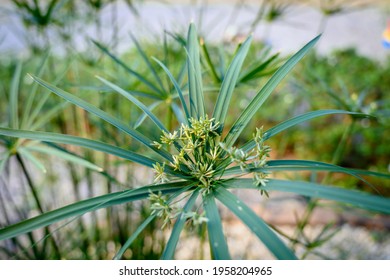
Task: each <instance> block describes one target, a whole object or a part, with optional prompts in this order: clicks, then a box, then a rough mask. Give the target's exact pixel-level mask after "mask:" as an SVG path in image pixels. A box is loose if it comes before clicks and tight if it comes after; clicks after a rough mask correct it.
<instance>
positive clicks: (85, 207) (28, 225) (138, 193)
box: [0, 182, 190, 240]
mask: <svg viewBox="0 0 390 280" xmlns="http://www.w3.org/2000/svg"><path fill="white" fill-rule="evenodd" d="M188 184H190V183H189V182H176V183H169V184H161V185H151V186H145V187H141V188H138V189H133V190H126V191H120V192H115V193H109V194H105V195H101V196H97V197H94V198H90V199H86V200H82V201H79V202H76V203H73V204H70V205H67V206H65V207H61V208H58V209H56V210H53V211H50V212H46V213H44V214H41V215H39V216H36V217H33V218H30V219H27V220H24V221H21V222H19V223H16V224H13V225H10V226H6V227H4V228H2V229H0V240H4V239H9V238H12V237H15V236H18V235H21V234H25V233H28V232H31V231H33V230H35V229H38V228H42V227H45V226H49V225H51V224H54V223H56V222H60V221H63V220H65V219H68V218H72V217H80V216H82V215H84V214H85V213H88V212H91V211H96V210H98V209H101V208H108V207H111V206H114V205H119V204H124V203H129V202H132V201H136V200H141V199H145V198H147V197H148V196H149V194H150V191H152V192H156V193H158V192H159V191H161V193H162V194H163V195H166V194H172V193H175V192H176V191H178V190H180V189H181V188H184V187H186V186H187V185H188Z"/></svg>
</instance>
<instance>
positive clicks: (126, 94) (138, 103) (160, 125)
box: [96, 76, 168, 132]
mask: <svg viewBox="0 0 390 280" xmlns="http://www.w3.org/2000/svg"><path fill="white" fill-rule="evenodd" d="M96 77H97V78H98V79H99V80H100V81H101V82H103V83H104V84H105V85H107V86H108V87H110V88H112V89H113V90H115V91H116V92H117V93H119V94H121V95H122V96H124V97H126V98H127V99H128V100H130V101H131V102H133V103H134V104H135V105H136V106H137V107H138V108H140V109H141V110H142V111H143V112H144V113H145V114H146V115H148V116H149V118H150V119H151V120H152V121H153V122H154V123H155V124H156V125H157V126H158V128H159V129H160V130H163V131H165V132H168V130H167V129H166V128H165V126H164V125H163V123H162V122H161V121H160V120H159V119H158V118H157V117H156V116H155V115H154V114H153V113H152V112H151V111H150V110H149V108H148V107H147V106H146V105H145V104H143V103H142V102H141V101H139V100H138V99H137V98H135V97H134V96H133V95H131V93H130V92H127V91H126V90H124V89H122V88H120V87H119V86H117V85H115V84H113V83H111V82H109V81H107V80H106V79H103V78H101V77H99V76H96Z"/></svg>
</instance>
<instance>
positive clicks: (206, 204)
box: [0, 24, 390, 259]
mask: <svg viewBox="0 0 390 280" xmlns="http://www.w3.org/2000/svg"><path fill="white" fill-rule="evenodd" d="M318 39H319V37H316V38H315V39H313V40H312V41H310V42H309V43H308V44H307V45H305V46H304V47H303V48H302V49H301V50H300V51H298V52H297V53H296V54H295V55H293V56H292V57H291V58H290V59H289V60H287V61H286V63H284V64H283V65H282V66H281V67H280V68H279V69H278V70H277V71H276V72H275V73H274V74H273V76H272V77H271V78H270V79H269V80H268V82H267V83H266V84H265V85H264V86H263V87H262V88H261V89H260V90H259V91H258V92H257V93H256V95H255V96H254V98H253V99H252V100H251V101H250V103H249V104H248V106H247V107H246V108H245V109H244V110H243V111H242V113H241V114H240V115H239V117H238V118H237V119H236V121H235V122H234V123H233V125H232V126H231V127H230V129H226V128H227V127H228V126H227V125H226V123H225V122H226V117H227V115H228V113H229V108H230V107H229V105H230V103H231V99H232V96H233V92H234V90H235V87H236V84H237V82H238V81H239V77H240V75H239V74H240V71H241V68H242V65H243V62H244V59H245V57H246V55H247V53H248V50H249V47H250V43H251V37H249V38H248V39H247V40H246V41H245V42H244V43H243V44H242V45H241V46H240V48H239V49H238V50H237V52H236V55H235V56H234V58H233V60H232V62H231V63H230V66H229V68H228V70H227V71H226V73H225V75H224V78H223V81H222V84H221V87H220V90H219V94H218V97H217V100H216V102H215V106H214V110H213V113H212V114H211V115H210V117H209V116H208V114H207V111H206V109H205V101H204V100H205V96H204V94H205V92H204V88H203V82H202V70H201V61H200V47H199V41H198V36H197V32H196V29H195V26H194V25H193V24H191V25H190V28H189V31H188V37H187V43H186V46H187V47H186V53H187V63H186V70H187V86H188V97H187V96H186V95H185V94H184V92H183V87H182V86H181V85H180V84H179V82H178V81H177V80H176V79H175V78H174V77H173V75H172V74H171V72H170V71H169V70H168V68H167V67H165V65H164V64H163V63H162V62H159V61H158V60H157V62H158V64H159V65H160V66H161V67H162V68H163V70H164V71H165V72H166V74H167V76H168V77H169V79H170V80H171V82H172V84H173V86H174V88H175V90H176V92H177V95H178V100H179V101H180V104H181V110H182V114H183V116H184V118H183V119H178V121H177V122H178V124H179V126H178V129H176V130H173V129H172V130H171V129H168V128H166V126H165V125H164V124H163V123H162V122H161V120H160V118H159V117H158V116H156V115H155V114H153V113H152V112H151V110H150V108H148V107H147V106H145V105H144V104H143V103H142V102H141V101H140V100H138V99H137V98H136V97H135V96H134V94H133V93H132V92H129V91H126V90H124V89H122V88H121V87H119V86H117V85H115V84H113V83H111V82H109V81H108V80H105V79H103V78H101V77H98V78H99V80H100V81H101V82H103V83H104V84H105V85H106V86H108V87H109V88H111V89H112V90H113V91H115V92H117V93H119V94H120V95H122V96H123V97H125V98H126V99H128V100H129V101H130V102H132V103H133V104H135V105H136V106H137V107H139V108H140V109H141V110H142V111H143V112H144V113H145V114H146V115H147V117H148V118H149V119H150V120H151V121H152V122H153V123H154V124H155V125H156V126H157V133H156V130H153V131H150V132H149V133H150V134H151V135H152V136H153V137H154V138H155V137H156V136H155V135H156V134H157V135H158V134H162V137H161V138H159V139H151V138H149V137H148V136H147V135H146V134H143V133H140V132H139V131H138V130H136V129H134V128H133V127H130V126H129V125H128V124H127V123H126V122H124V121H122V120H120V119H118V118H116V117H113V116H111V115H109V114H108V113H106V112H104V111H103V110H101V109H99V108H97V107H95V106H94V105H92V104H91V103H89V102H86V101H84V100H83V99H81V98H79V97H77V96H75V95H72V94H70V93H68V92H66V91H64V90H61V89H59V88H57V87H56V86H54V85H51V84H49V83H47V82H45V81H43V80H42V79H40V78H38V77H35V76H34V77H33V79H34V80H35V81H36V82H37V83H38V84H41V85H42V86H44V87H46V88H47V89H48V90H50V91H52V92H53V93H55V94H56V95H58V96H60V97H62V98H64V99H66V100H67V101H69V102H70V103H73V104H75V105H77V106H79V107H81V108H83V109H85V110H86V111H88V112H90V113H92V114H94V115H96V116H98V117H100V118H101V119H103V120H105V121H106V122H108V123H110V124H112V125H113V126H115V127H116V128H118V129H119V130H120V131H122V132H124V133H125V134H127V135H129V136H131V137H132V138H133V139H134V140H136V141H137V142H139V143H141V144H142V145H143V146H145V147H146V148H148V150H150V152H151V153H153V155H154V156H152V157H148V156H146V155H142V154H139V153H135V152H133V151H131V150H129V149H123V148H120V147H118V146H114V145H110V144H107V143H104V142H100V141H97V140H91V139H86V138H81V137H76V136H71V135H64V134H57V133H49V132H39V131H29V130H19V129H17V127H16V128H0V134H1V135H5V136H9V137H17V138H25V139H32V140H39V141H45V142H55V143H60V144H68V145H75V146H80V147H85V148H88V149H92V150H97V151H101V152H105V153H108V154H112V155H115V156H118V157H121V158H123V159H126V160H129V161H133V162H135V163H138V164H141V165H144V166H147V167H149V168H152V169H153V170H154V171H155V174H156V184H154V185H147V186H144V187H140V188H136V189H130V190H123V191H120V192H112V193H108V194H105V195H101V196H97V197H93V198H90V199H86V200H81V201H78V202H76V203H74V204H70V205H68V206H65V207H62V208H58V209H56V210H53V211H50V212H46V213H44V214H41V215H38V216H36V217H34V218H31V219H27V220H24V221H21V222H19V223H17V224H13V225H9V226H6V227H4V228H2V229H0V240H5V239H10V238H14V237H16V236H19V235H22V234H25V233H28V232H31V231H33V230H35V229H38V228H41V227H44V226H48V225H51V224H53V223H56V222H59V221H62V220H64V219H67V218H77V217H80V216H82V215H83V214H85V213H88V212H91V211H96V210H98V209H101V208H108V207H111V206H114V205H118V204H127V203H129V202H132V201H136V200H145V199H149V200H150V201H151V203H152V205H151V210H152V212H151V215H150V216H149V217H148V218H146V219H145V221H144V222H143V223H142V224H141V225H140V226H139V227H138V228H137V229H136V230H135V231H134V232H133V234H132V235H131V236H130V237H129V239H128V240H127V241H126V242H125V243H124V244H123V247H122V248H121V249H120V250H119V252H118V253H117V254H116V256H115V259H120V258H122V257H123V254H124V253H125V252H126V250H127V249H128V248H129V246H131V244H132V243H133V242H134V241H135V240H137V237H138V236H139V234H140V233H141V232H142V231H143V230H144V229H145V228H146V227H147V226H148V225H149V224H150V223H151V222H152V221H153V220H154V219H155V218H158V217H160V218H163V222H164V224H166V225H169V224H170V223H171V222H172V221H173V220H175V222H174V225H173V227H172V232H171V234H170V237H169V239H168V241H167V243H166V245H165V248H164V251H163V253H162V256H161V257H162V258H163V259H172V258H174V254H175V250H176V246H177V244H178V241H179V239H180V234H181V232H182V231H183V229H184V227H185V225H186V223H188V222H189V221H191V222H192V224H193V225H203V224H206V228H207V234H208V241H209V245H210V250H211V256H212V258H214V259H229V258H230V257H231V256H230V253H229V249H228V244H227V241H226V238H225V236H224V231H223V227H222V220H221V217H220V213H219V210H218V207H217V201H219V202H220V203H222V204H223V205H225V206H226V207H227V208H228V209H229V210H230V211H231V212H232V213H234V214H235V215H236V216H237V217H238V218H239V219H240V220H241V221H242V222H243V223H244V224H246V225H247V226H248V228H249V229H250V230H251V231H252V232H253V233H254V234H255V235H256V236H257V237H258V238H259V240H261V241H262V242H263V243H264V245H265V246H266V247H267V248H268V249H269V250H270V251H271V253H272V254H273V255H274V256H275V257H276V258H279V259H296V258H297V256H296V255H295V254H294V252H293V251H292V250H291V248H289V247H288V246H287V245H286V244H285V243H284V242H283V241H282V240H281V239H280V237H279V236H278V235H277V234H276V233H275V231H274V230H273V229H271V228H270V226H269V225H268V224H267V223H266V222H265V221H264V220H263V219H262V218H261V217H259V216H258V215H256V214H255V213H254V211H253V210H251V209H250V208H249V207H248V206H247V205H246V204H245V203H244V202H243V201H241V200H240V199H239V198H238V197H237V196H236V195H235V194H233V192H232V190H237V189H253V190H257V191H259V192H260V193H264V194H268V193H271V192H272V191H283V192H292V193H295V194H299V195H303V196H306V197H315V198H322V199H330V200H333V201H336V202H342V203H347V204H351V205H354V206H356V207H360V208H364V209H367V210H371V211H376V212H382V213H387V214H388V213H389V212H390V210H389V207H388V206H389V204H390V199H388V198H384V197H380V196H374V195H370V194H367V193H364V192H359V191H355V190H347V189H343V188H338V187H334V186H327V185H321V184H318V183H314V182H304V181H294V180H279V179H271V178H270V177H269V176H270V174H271V173H274V172H286V171H293V172H294V171H295V172H298V171H302V170H308V171H311V172H319V171H325V172H338V173H346V174H349V175H351V176H354V177H357V178H359V179H361V180H363V179H362V178H361V175H368V176H381V177H383V178H387V179H388V178H390V175H387V174H380V173H376V172H370V171H362V170H354V169H346V168H343V167H338V166H336V165H332V164H327V163H322V162H317V161H307V160H268V159H267V157H268V154H269V151H270V147H268V145H265V143H264V142H265V141H267V140H268V139H270V138H271V137H273V136H274V135H276V134H278V133H280V132H282V131H285V130H286V129H288V128H290V127H292V126H295V125H298V124H301V123H303V122H306V121H308V120H311V119H313V118H317V117H320V116H326V115H333V114H347V115H354V116H360V117H362V118H366V117H368V115H366V114H362V113H358V112H351V111H346V110H317V111H312V112H308V113H304V114H302V115H299V116H296V117H293V118H291V119H289V120H286V121H284V122H281V123H279V124H278V125H276V126H274V127H272V128H270V129H268V130H266V131H264V132H263V131H262V130H261V129H260V130H257V132H256V133H255V134H254V137H253V139H252V140H250V141H249V142H247V143H246V144H244V145H242V146H241V147H236V146H234V145H235V143H236V142H237V139H238V138H239V136H240V134H241V133H242V132H243V130H244V129H245V128H246V127H247V125H248V124H249V122H250V121H251V119H252V118H253V117H254V116H255V114H256V112H257V111H258V110H259V109H260V107H261V106H262V105H263V103H264V102H265V101H266V100H267V98H268V97H269V96H270V95H271V93H272V92H273V91H274V89H275V88H276V87H277V86H278V84H279V83H280V82H281V80H282V79H283V78H284V77H285V76H286V75H287V74H288V72H290V71H291V70H292V68H293V67H294V66H295V65H296V64H297V63H298V62H299V61H300V60H301V59H302V58H303V57H304V55H305V54H306V53H307V52H308V51H309V50H310V49H311V48H312V47H313V45H314V44H315V43H316V42H317V41H318ZM248 174H252V175H253V178H242V176H244V175H248Z"/></svg>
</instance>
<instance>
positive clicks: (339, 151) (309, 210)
mask: <svg viewBox="0 0 390 280" xmlns="http://www.w3.org/2000/svg"><path fill="white" fill-rule="evenodd" d="M354 126H355V119H352V123H351V124H350V125H349V126H347V128H346V129H345V131H344V133H343V135H342V137H341V139H340V141H339V144H338V145H337V148H336V151H335V153H334V154H333V157H332V161H331V163H332V164H338V163H339V162H340V160H341V159H342V157H343V155H344V153H345V149H346V146H347V142H348V139H349V138H350V136H351V134H352V131H353V128H354ZM329 178H330V174H327V175H326V176H325V177H324V179H323V180H322V182H321V184H325V183H326V182H327V181H328V180H329ZM318 203H319V200H318V199H310V200H309V203H308V204H307V206H306V209H305V213H304V216H303V219H302V220H300V221H298V224H297V229H296V231H295V234H294V238H293V239H295V240H298V239H299V236H302V235H303V231H304V229H305V227H306V226H307V225H308V223H309V221H310V219H311V217H312V215H313V212H314V210H315V209H316V207H317V206H318ZM295 245H296V242H293V246H295ZM313 249H314V248H307V251H306V252H305V253H304V254H303V256H302V258H306V257H307V255H308V254H309V253H310V251H312V250H313Z"/></svg>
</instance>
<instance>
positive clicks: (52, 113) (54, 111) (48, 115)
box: [26, 102, 70, 130]
mask: <svg viewBox="0 0 390 280" xmlns="http://www.w3.org/2000/svg"><path fill="white" fill-rule="evenodd" d="M69 104H70V103H69V102H63V103H60V104H58V105H56V106H54V107H53V108H51V109H50V110H49V111H47V112H45V113H42V115H41V116H40V118H39V119H38V120H36V122H35V123H33V124H31V126H30V127H29V128H27V127H26V129H29V130H36V129H39V128H41V127H42V126H44V125H45V124H47V123H48V122H49V121H50V120H52V119H53V118H54V117H56V116H58V113H59V112H60V111H61V110H62V109H64V108H65V107H66V106H68V105H69Z"/></svg>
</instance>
